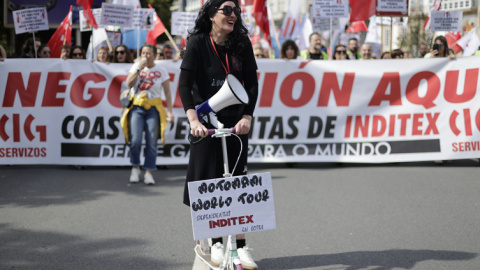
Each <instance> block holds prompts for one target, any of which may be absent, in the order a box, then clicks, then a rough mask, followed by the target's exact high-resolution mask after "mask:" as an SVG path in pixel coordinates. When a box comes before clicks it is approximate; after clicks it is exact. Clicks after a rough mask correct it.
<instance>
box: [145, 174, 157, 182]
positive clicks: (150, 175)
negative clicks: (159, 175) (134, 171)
mask: <svg viewBox="0 0 480 270" xmlns="http://www.w3.org/2000/svg"><path fill="white" fill-rule="evenodd" d="M143 182H144V183H145V185H155V180H153V176H152V174H151V173H145V176H144V177H143Z"/></svg>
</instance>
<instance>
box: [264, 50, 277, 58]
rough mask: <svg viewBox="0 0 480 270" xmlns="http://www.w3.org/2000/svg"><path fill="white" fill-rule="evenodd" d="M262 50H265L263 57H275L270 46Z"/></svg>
mask: <svg viewBox="0 0 480 270" xmlns="http://www.w3.org/2000/svg"><path fill="white" fill-rule="evenodd" d="M262 52H263V58H265V59H270V58H272V57H273V58H275V57H274V55H273V54H271V53H270V48H263V49H262Z"/></svg>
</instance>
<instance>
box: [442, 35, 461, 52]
mask: <svg viewBox="0 0 480 270" xmlns="http://www.w3.org/2000/svg"><path fill="white" fill-rule="evenodd" d="M445 38H446V39H447V42H448V47H449V48H450V49H452V50H453V51H454V52H455V53H459V52H461V51H462V50H463V48H462V47H461V46H460V45H458V44H457V41H458V40H460V39H461V38H462V35H460V32H448V33H447V34H446V35H445Z"/></svg>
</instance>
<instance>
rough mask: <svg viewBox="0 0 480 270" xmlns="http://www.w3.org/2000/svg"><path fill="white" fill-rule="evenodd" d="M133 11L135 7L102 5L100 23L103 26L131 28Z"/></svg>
mask: <svg viewBox="0 0 480 270" xmlns="http://www.w3.org/2000/svg"><path fill="white" fill-rule="evenodd" d="M134 9H135V6H126V5H116V4H108V3H102V19H101V23H102V24H103V25H113V26H121V27H131V26H132V22H133V20H132V17H133V10H134Z"/></svg>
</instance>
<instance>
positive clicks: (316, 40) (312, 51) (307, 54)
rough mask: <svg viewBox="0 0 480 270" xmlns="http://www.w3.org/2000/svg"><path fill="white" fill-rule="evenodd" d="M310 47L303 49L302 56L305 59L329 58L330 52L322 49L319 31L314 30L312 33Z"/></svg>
mask: <svg viewBox="0 0 480 270" xmlns="http://www.w3.org/2000/svg"><path fill="white" fill-rule="evenodd" d="M309 41H310V47H309V48H308V49H306V50H303V51H302V52H301V53H300V56H301V57H302V58H304V59H312V60H328V54H327V53H326V52H325V51H323V50H322V48H323V46H322V37H321V36H320V34H319V33H317V32H314V33H312V34H310V38H309Z"/></svg>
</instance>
